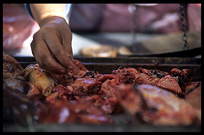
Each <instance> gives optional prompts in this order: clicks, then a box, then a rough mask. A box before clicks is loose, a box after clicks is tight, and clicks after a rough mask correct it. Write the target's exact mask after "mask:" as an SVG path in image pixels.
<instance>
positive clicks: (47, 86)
mask: <svg viewBox="0 0 204 135" xmlns="http://www.w3.org/2000/svg"><path fill="white" fill-rule="evenodd" d="M24 77H25V78H26V80H28V81H29V82H30V83H31V84H32V85H33V86H34V89H32V90H30V91H29V92H28V94H27V96H28V97H32V96H35V95H40V94H42V95H43V96H48V95H50V94H51V92H52V89H53V88H54V83H55V82H54V80H53V78H52V75H51V74H50V73H48V72H46V71H45V70H44V69H42V68H40V67H39V65H38V64H30V65H28V66H27V67H26V68H25V74H24Z"/></svg>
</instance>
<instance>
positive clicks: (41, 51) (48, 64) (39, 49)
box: [31, 38, 66, 74]
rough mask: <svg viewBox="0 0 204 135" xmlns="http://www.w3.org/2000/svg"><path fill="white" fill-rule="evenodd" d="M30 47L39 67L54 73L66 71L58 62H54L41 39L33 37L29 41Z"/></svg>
mask: <svg viewBox="0 0 204 135" xmlns="http://www.w3.org/2000/svg"><path fill="white" fill-rule="evenodd" d="M31 49H32V52H33V56H34V57H35V59H36V62H37V63H38V64H39V65H40V67H41V68H43V69H45V70H47V71H48V72H50V73H54V74H64V73H66V69H65V68H64V67H63V66H61V65H60V64H59V63H58V62H56V60H55V59H54V58H53V56H52V54H51V53H50V51H49V49H48V47H47V45H46V44H45V42H44V41H43V40H40V39H39V38H34V39H33V41H32V42H31Z"/></svg>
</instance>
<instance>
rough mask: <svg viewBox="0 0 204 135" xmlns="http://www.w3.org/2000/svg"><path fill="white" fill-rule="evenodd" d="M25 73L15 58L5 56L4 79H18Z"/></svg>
mask: <svg viewBox="0 0 204 135" xmlns="http://www.w3.org/2000/svg"><path fill="white" fill-rule="evenodd" d="M23 73H24V72H23V67H22V66H21V64H20V63H19V62H18V61H17V60H16V59H15V58H13V57H12V56H11V55H6V54H3V79H7V78H16V77H18V76H20V75H22V74H23Z"/></svg>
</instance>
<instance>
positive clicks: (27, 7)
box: [24, 3, 71, 19]
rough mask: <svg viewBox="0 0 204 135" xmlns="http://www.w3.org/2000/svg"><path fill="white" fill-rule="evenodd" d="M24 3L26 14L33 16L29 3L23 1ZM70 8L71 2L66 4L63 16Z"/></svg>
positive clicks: (66, 14)
mask: <svg viewBox="0 0 204 135" xmlns="http://www.w3.org/2000/svg"><path fill="white" fill-rule="evenodd" d="M24 5H25V8H26V11H27V12H28V14H29V15H30V16H31V17H32V18H33V15H32V12H31V10H30V5H29V3H25V4H24ZM70 10H71V4H66V7H65V14H64V16H65V18H67V17H68V15H69V12H70ZM33 19H34V18H33Z"/></svg>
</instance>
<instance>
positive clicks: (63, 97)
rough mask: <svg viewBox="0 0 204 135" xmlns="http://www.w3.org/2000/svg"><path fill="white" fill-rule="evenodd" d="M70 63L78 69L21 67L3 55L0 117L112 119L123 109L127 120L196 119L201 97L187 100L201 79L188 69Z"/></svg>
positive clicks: (24, 119) (104, 121)
mask: <svg viewBox="0 0 204 135" xmlns="http://www.w3.org/2000/svg"><path fill="white" fill-rule="evenodd" d="M74 64H75V65H76V67H77V69H75V70H73V71H71V70H70V71H68V72H67V74H63V75H56V74H52V73H48V72H47V71H46V70H44V69H41V68H40V67H39V65H38V64H30V65H28V66H27V67H26V68H25V69H23V68H22V67H21V65H20V64H19V63H18V62H17V61H16V60H15V59H14V58H13V57H12V56H9V55H4V56H3V101H4V104H3V107H4V123H9V122H18V123H20V124H22V125H26V124H28V123H27V122H28V119H32V122H34V123H60V124H62V123H83V124H116V122H115V120H114V119H113V118H112V116H117V115H120V114H125V115H126V116H129V117H130V119H128V120H129V122H130V123H142V124H152V125H195V124H196V125H200V124H201V108H200V106H198V104H199V102H201V100H198V101H196V102H197V103H195V102H193V101H190V100H187V99H188V95H190V94H191V93H193V92H194V93H195V94H196V93H198V92H200V91H201V83H200V82H199V81H197V82H192V77H191V76H192V75H191V73H190V72H189V70H188V69H177V68H173V69H172V70H171V71H170V72H163V71H160V70H156V69H144V68H138V69H135V68H131V67H119V68H118V69H115V70H113V71H112V73H110V74H100V73H99V72H97V71H89V70H88V69H87V68H86V67H85V66H84V65H83V64H82V63H81V62H80V61H78V60H74ZM195 94H194V95H195ZM198 99H200V98H198Z"/></svg>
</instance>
